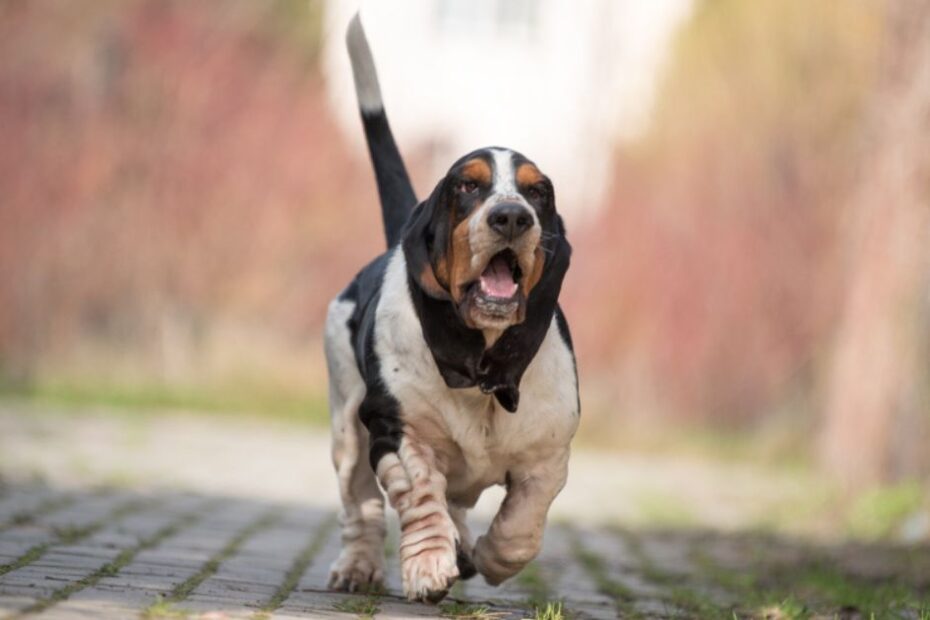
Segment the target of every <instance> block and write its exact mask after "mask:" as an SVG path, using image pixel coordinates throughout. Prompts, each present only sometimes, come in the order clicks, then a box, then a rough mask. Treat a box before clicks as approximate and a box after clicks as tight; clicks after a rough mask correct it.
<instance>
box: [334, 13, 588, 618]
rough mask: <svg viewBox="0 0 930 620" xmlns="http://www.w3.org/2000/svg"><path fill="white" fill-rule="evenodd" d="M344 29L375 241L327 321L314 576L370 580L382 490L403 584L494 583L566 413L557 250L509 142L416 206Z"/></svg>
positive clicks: (566, 356) (533, 173)
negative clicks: (368, 163)
mask: <svg viewBox="0 0 930 620" xmlns="http://www.w3.org/2000/svg"><path fill="white" fill-rule="evenodd" d="M347 41H348V47H349V53H350V56H351V59H352V66H353V71H354V75H355V81H356V91H357V93H358V99H359V105H360V108H361V115H362V121H363V125H364V128H365V135H366V138H367V140H368V145H369V149H370V154H371V159H372V163H373V166H374V169H375V173H376V177H377V181H378V190H379V194H380V199H381V205H382V216H383V223H384V229H385V235H386V237H387V243H388V250H387V252H386V253H384V254H382V255H381V256H379V257H378V258H376V259H375V260H374V261H372V262H371V263H370V264H369V265H368V266H366V267H365V268H364V269H363V270H362V271H361V272H359V274H358V275H357V276H356V277H355V279H354V280H353V281H352V282H351V283H350V284H349V286H348V287H347V288H346V289H345V290H344V291H343V292H342V293H341V294H340V296H339V297H338V298H337V299H335V300H334V301H333V302H332V303H331V304H330V307H329V314H328V316H327V321H326V357H327V363H328V367H329V381H330V410H331V415H332V427H333V430H332V432H333V444H332V456H333V463H334V465H335V468H336V472H337V476H338V479H339V489H340V493H341V497H342V503H343V512H342V515H341V524H342V541H343V548H342V552H341V554H340V556H339V558H338V559H337V560H336V561H335V562H334V564H333V566H332V570H331V576H330V583H329V585H330V587H332V588H335V589H338V590H349V591H355V590H364V589H368V588H371V587H374V586H377V585H380V583H381V581H382V579H383V575H384V566H383V563H384V553H383V547H384V536H385V524H384V496H383V494H382V489H383V490H384V491H385V492H386V494H387V497H388V500H389V501H390V503H391V505H392V506H393V507H394V508H395V509H396V510H397V512H398V515H399V518H400V524H401V535H400V548H399V556H400V562H401V568H402V571H401V572H402V578H403V586H404V592H405V594H406V595H407V597H408V598H410V599H417V600H427V601H434V602H435V601H438V600H440V599H441V598H442V597H443V596H445V594H446V593H447V591H448V589H449V588H450V587H451V586H452V584H453V583H454V582H455V580H456V579H458V578H466V579H467V578H469V577H471V576H473V575H474V574H475V572H476V571H477V572H478V573H481V574H482V575H483V576H484V577H485V579H486V580H487V581H488V582H489V583H491V584H498V583H500V582H502V581H503V580H505V579H507V578H509V577H511V576H513V575H514V574H516V573H517V572H519V571H520V569H522V568H523V566H525V565H526V563H527V562H529V561H530V560H532V559H533V558H534V557H535V556H536V554H537V553H538V552H539V548H540V544H541V541H542V534H543V529H544V526H545V522H546V514H547V512H548V509H549V506H550V504H551V502H552V500H553V499H554V498H555V496H556V495H557V494H558V493H559V491H560V490H561V489H562V487H563V485H564V484H565V480H566V475H567V466H568V456H569V443H570V440H571V438H572V436H573V435H574V433H575V430H576V428H577V424H578V418H579V401H578V381H577V373H576V370H575V360H574V354H573V352H572V347H571V338H570V336H569V332H568V325H567V323H566V321H565V318H564V316H563V315H562V312H561V310H560V309H559V307H558V303H557V299H558V294H559V290H560V288H561V283H562V278H563V277H564V274H565V272H566V270H567V268H568V263H569V257H570V254H571V248H570V246H569V244H568V242H567V241H566V240H565V236H564V229H563V227H562V222H561V218H559V216H558V215H557V213H556V211H555V201H554V194H553V191H552V185H551V183H550V182H549V180H548V178H546V177H545V176H544V175H543V174H542V173H541V172H539V170H538V169H537V168H536V166H535V165H534V164H533V163H532V162H530V161H529V160H528V159H526V158H525V157H523V156H522V155H520V154H519V153H516V152H514V151H512V150H509V149H504V148H489V149H481V150H479V151H475V152H473V153H470V154H468V155H466V156H465V157H463V158H462V159H460V160H459V161H458V162H456V163H455V164H453V166H452V168H451V169H450V171H449V173H448V174H447V175H446V176H445V177H444V178H443V179H441V180H440V182H439V183H438V184H437V186H436V188H435V189H434V191H433V192H432V194H431V195H430V197H429V198H428V199H426V200H425V201H423V202H420V203H419V204H416V198H415V194H414V192H413V189H412V187H411V184H410V181H409V178H408V175H407V172H406V169H405V167H404V164H403V160H402V159H401V156H400V153H399V152H398V150H397V146H396V144H395V143H394V139H393V136H392V134H391V130H390V127H389V125H388V122H387V117H386V115H385V112H384V109H383V106H382V103H381V95H380V90H379V87H378V82H377V76H376V73H375V68H374V62H373V60H372V56H371V51H370V50H369V48H368V43H367V41H366V39H365V35H364V31H363V30H362V27H361V23H360V21H359V18H358V16H356V17H355V18H354V19H353V20H352V23H351V24H350V26H349V32H348V35H347ZM508 278H510V279H512V281H511V280H509V279H508ZM501 291H503V293H502V292H501ZM498 484H500V485H505V486H506V489H507V494H506V497H505V499H504V502H503V504H502V506H501V508H500V510H499V512H498V514H497V515H496V517H495V518H494V520H493V522H492V524H491V527H490V529H489V530H488V532H486V533H485V534H484V535H482V536H480V537H479V538H478V539H477V540H476V541H475V540H473V539H472V537H471V535H470V534H469V532H468V529H467V527H466V525H465V513H466V511H467V510H468V509H469V508H471V507H473V506H474V504H475V502H476V501H477V500H478V497H479V495H480V494H481V492H482V491H483V490H484V489H486V488H487V487H489V486H491V485H498Z"/></svg>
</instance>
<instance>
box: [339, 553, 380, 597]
mask: <svg viewBox="0 0 930 620" xmlns="http://www.w3.org/2000/svg"><path fill="white" fill-rule="evenodd" d="M383 582H384V560H383V559H382V556H381V554H379V553H377V552H373V551H371V552H369V551H359V550H351V551H350V550H349V549H343V550H342V552H341V553H340V554H339V557H338V558H337V559H336V561H335V562H333V565H332V567H330V571H329V588H330V590H337V591H340V592H370V591H372V590H378V589H380V588H381V587H382V585H383Z"/></svg>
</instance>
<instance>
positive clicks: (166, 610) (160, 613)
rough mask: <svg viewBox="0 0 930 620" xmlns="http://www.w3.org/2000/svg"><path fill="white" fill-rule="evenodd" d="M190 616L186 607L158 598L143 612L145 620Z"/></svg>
mask: <svg viewBox="0 0 930 620" xmlns="http://www.w3.org/2000/svg"><path fill="white" fill-rule="evenodd" d="M189 616H190V612H189V611H187V610H186V609H180V608H178V607H175V604H174V603H169V602H167V601H164V600H158V601H156V602H155V603H153V604H152V605H149V607H148V608H147V609H146V610H145V611H143V612H142V618H143V620H184V619H185V618H187V617H189Z"/></svg>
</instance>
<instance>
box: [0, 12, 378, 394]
mask: <svg viewBox="0 0 930 620" xmlns="http://www.w3.org/2000/svg"><path fill="white" fill-rule="evenodd" d="M273 4H275V3H269V4H267V5H265V4H262V5H259V4H257V3H254V4H253V3H245V2H238V3H222V2H221V3H218V2H205V3H200V2H198V3H189V2H163V1H161V0H158V1H136V2H130V3H126V2H122V3H121V2H100V3H95V4H92V5H87V4H83V3H82V4H81V5H80V6H78V5H77V4H64V5H63V4H62V3H58V2H12V3H4V5H3V6H2V7H0V123H2V124H3V136H4V138H3V141H2V143H0V186H2V188H3V192H2V193H3V198H2V201H0V222H2V225H0V370H2V371H3V374H5V375H6V376H7V378H13V379H28V378H29V377H30V375H31V374H32V373H33V372H35V371H36V369H37V366H39V365H42V364H43V363H44V362H45V361H47V360H48V359H54V358H56V357H57V356H59V355H60V354H62V353H65V352H67V351H68V350H69V348H71V347H74V346H76V345H77V344H79V343H80V342H82V341H87V340H89V341H94V342H104V343H109V345H111V346H112V347H115V348H120V349H122V350H137V351H140V352H142V353H145V352H149V353H151V352H152V351H157V350H158V348H159V347H160V346H161V345H160V342H161V341H162V340H163V339H164V338H165V337H166V334H165V331H166V330H168V331H170V332H177V333H180V334H181V335H182V337H183V339H186V340H190V341H191V342H192V344H196V342H197V341H198V339H200V338H202V337H203V336H204V334H205V333H206V332H208V330H209V329H210V324H211V323H212V322H213V321H215V320H218V319H228V320H233V321H235V322H238V323H241V324H245V325H250V326H256V327H258V328H261V329H266V330H267V329H268V327H269V326H273V330H276V331H277V332H278V333H279V334H280V335H281V336H282V337H283V339H284V340H285V341H286V342H287V341H292V342H293V343H294V346H306V341H307V340H308V339H309V337H310V334H311V333H313V334H315V330H316V329H317V328H318V326H319V319H320V316H321V315H322V313H323V311H324V308H325V305H326V303H327V302H328V299H329V298H330V297H331V296H332V295H333V294H335V293H336V292H337V291H338V290H339V288H340V287H341V286H343V285H344V283H345V282H346V281H347V279H348V278H349V277H350V276H351V275H352V273H354V271H355V270H356V269H358V268H359V267H360V266H361V265H362V264H363V263H364V261H365V260H368V259H369V258H370V257H371V256H372V255H373V253H374V252H375V251H376V250H377V249H378V247H379V244H380V233H379V231H378V230H377V227H376V226H359V225H358V224H359V222H363V221H364V220H365V219H367V218H369V217H371V216H372V213H369V211H371V209H372V206H371V205H372V204H373V201H374V192H373V187H372V183H371V182H370V179H369V177H370V172H369V170H368V169H367V167H366V166H365V165H364V163H365V162H363V161H358V159H357V158H353V157H351V156H350V154H349V153H348V151H347V149H346V148H345V146H344V144H343V142H342V141H341V139H340V136H339V135H338V133H337V131H336V129H335V128H334V127H333V125H332V123H331V122H330V120H329V117H328V114H329V113H328V111H327V108H326V103H325V101H324V96H323V89H322V87H321V79H320V76H319V75H318V74H317V72H316V69H315V65H314V63H313V62H312V50H311V51H310V52H307V53H304V54H299V53H295V51H294V50H293V49H289V48H287V47H286V46H285V45H283V44H282V43H281V37H280V32H277V31H275V30H273V29H272V28H270V27H269V23H270V22H271V20H270V19H269V16H268V13H269V12H270V11H271V8H269V7H272V5H273ZM286 17H287V16H285V18H286ZM374 221H377V220H376V219H375V220H374ZM347 240H348V241H349V242H347Z"/></svg>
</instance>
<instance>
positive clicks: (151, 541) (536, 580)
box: [0, 485, 930, 620]
mask: <svg viewBox="0 0 930 620" xmlns="http://www.w3.org/2000/svg"><path fill="white" fill-rule="evenodd" d="M334 526H335V515H334V514H333V513H332V512H327V511H321V510H314V509H310V508H307V507H306V506H299V505H287V504H282V503H271V502H263V501H251V500H243V499H230V498H222V497H209V496H203V495H195V494H185V493H167V492H159V493H130V492H127V491H117V490H106V489H105V490H100V491H94V492H66V491H55V490H53V489H49V488H45V487H43V486H32V485H30V486H19V485H17V486H7V487H5V488H4V489H3V491H2V495H0V618H2V619H4V620H6V619H8V618H21V617H37V618H87V619H91V618H100V619H107V618H135V617H140V616H143V617H144V614H147V615H148V616H147V617H153V618H157V617H173V618H177V617H185V616H189V617H198V616H199V617H204V618H227V617H228V618H254V619H258V618H319V617H344V618H355V617H358V616H359V615H364V614H366V613H374V614H375V615H376V617H378V618H407V617H436V616H438V615H440V614H446V615H447V616H452V615H453V614H460V615H461V614H464V613H465V612H469V613H474V612H475V611H483V612H484V613H485V614H486V615H485V616H484V617H486V618H491V617H494V618H523V617H527V616H530V617H531V616H532V614H533V611H532V610H533V608H534V607H535V606H539V605H543V606H544V605H545V604H546V603H547V602H551V601H561V602H562V603H563V609H564V612H565V615H566V616H567V617H574V618H616V617H631V618H633V617H640V618H666V617H694V618H704V617H708V618H716V617H720V618H733V617H734V613H735V614H736V617H747V616H752V617H765V610H766V609H767V608H769V607H771V606H779V605H780V607H779V609H781V611H779V612H777V613H783V614H784V612H785V609H786V608H787V609H788V611H789V612H790V606H791V605H796V606H801V605H806V606H807V607H808V609H810V610H813V611H817V612H820V613H823V614H825V615H824V617H834V614H838V617H845V618H857V617H866V618H867V617H868V616H866V615H863V614H862V613H861V612H862V611H863V610H865V609H867V608H868V606H869V605H871V606H873V607H872V608H873V609H880V610H885V611H887V612H888V613H889V614H892V615H888V616H886V617H902V618H926V617H927V616H926V615H924V616H921V615H920V613H921V612H920V601H921V600H922V597H923V600H924V601H927V600H930V597H928V594H930V549H928V548H926V547H924V548H917V547H912V548H895V547H875V546H872V547H852V546H841V547H835V548H831V547H817V548H812V547H805V546H802V545H800V544H798V543H791V542H789V541H784V540H776V539H773V538H771V537H766V536H762V535H753V536H738V535H733V534H730V535H721V534H709V533H699V532H681V531H679V532H665V533H663V532H641V531H638V532H632V531H629V530H614V529H594V528H584V529H577V528H571V527H569V526H566V525H560V524H555V525H553V526H552V527H550V529H549V530H548V532H547V535H546V540H545V546H544V551H543V553H542V554H541V556H540V558H539V559H538V560H537V561H536V562H535V563H534V564H533V565H531V566H530V568H529V569H527V570H526V571H525V572H524V573H523V574H522V575H521V576H520V577H518V578H517V579H514V580H512V581H511V582H509V583H507V584H505V586H504V587H501V588H491V587H488V586H487V585H485V584H484V583H483V582H481V580H480V578H478V579H474V580H472V581H469V582H466V583H464V584H459V585H457V586H456V588H455V590H454V591H453V594H452V596H451V597H450V599H449V600H448V601H447V602H446V603H445V604H444V605H442V606H440V607H438V608H437V607H432V606H426V605H414V604H410V603H407V602H405V601H403V600H402V598H401V597H400V584H399V575H398V570H397V565H396V558H394V557H390V558H389V566H390V569H389V573H388V587H387V592H386V593H384V594H382V595H380V596H377V597H365V596H359V595H344V594H334V593H329V592H326V591H325V589H324V588H323V586H324V584H325V581H326V574H327V570H328V567H329V564H330V562H331V561H332V560H333V558H334V557H335V555H336V553H337V551H338V537H337V532H336V528H335V527H334ZM391 548H396V540H393V541H389V544H388V549H389V552H390V549H391ZM844 596H845V597H847V598H846V599H843V597H844ZM786 601H788V603H787V605H786ZM792 601H793V602H792ZM843 601H846V602H845V603H844V602H843ZM855 601H859V602H860V605H861V606H860V607H858V608H857V607H854V606H853V603H854V602H855ZM457 603H460V604H457ZM875 605H881V606H880V607H875ZM477 608H486V609H483V610H482V609H477ZM772 609H774V607H772ZM857 610H858V611H857ZM777 613H776V612H774V611H773V612H772V615H770V617H773V618H777V617H805V616H803V615H797V616H791V615H790V614H788V615H781V616H779V615H777ZM924 613H925V614H926V613H927V612H924ZM876 617H882V616H881V615H879V616H876Z"/></svg>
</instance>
